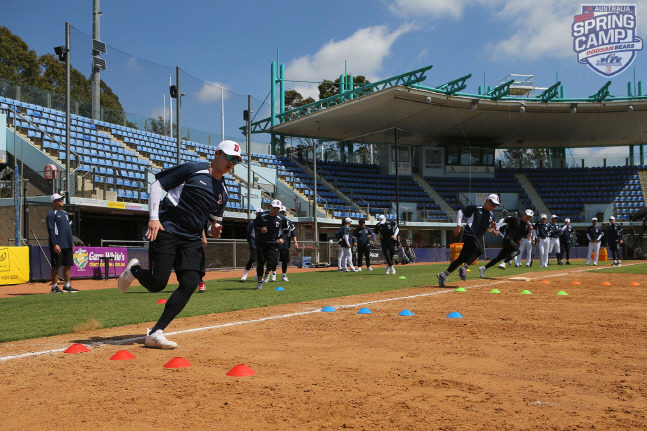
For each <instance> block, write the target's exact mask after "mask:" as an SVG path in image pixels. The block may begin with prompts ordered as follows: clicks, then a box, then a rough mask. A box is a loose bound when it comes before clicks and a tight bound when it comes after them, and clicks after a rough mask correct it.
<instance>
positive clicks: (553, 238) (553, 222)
mask: <svg viewBox="0 0 647 431" xmlns="http://www.w3.org/2000/svg"><path fill="white" fill-rule="evenodd" d="M561 234H562V230H561V228H560V227H559V225H558V224H557V216H556V215H555V214H553V216H552V217H551V219H550V224H549V225H548V236H549V238H550V242H549V243H548V256H549V259H550V254H551V253H552V252H553V249H555V257H557V265H563V263H562V254H561V252H560V248H559V237H560V235H561Z"/></svg>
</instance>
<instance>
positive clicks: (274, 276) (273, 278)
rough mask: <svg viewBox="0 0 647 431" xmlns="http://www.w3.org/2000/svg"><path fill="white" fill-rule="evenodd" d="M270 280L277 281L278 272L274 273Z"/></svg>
mask: <svg viewBox="0 0 647 431" xmlns="http://www.w3.org/2000/svg"><path fill="white" fill-rule="evenodd" d="M270 281H276V272H273V273H272V278H271V279H270Z"/></svg>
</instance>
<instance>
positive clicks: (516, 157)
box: [501, 148, 550, 168]
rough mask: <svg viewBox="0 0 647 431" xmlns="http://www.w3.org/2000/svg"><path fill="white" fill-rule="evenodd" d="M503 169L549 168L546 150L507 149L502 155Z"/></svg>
mask: <svg viewBox="0 0 647 431" xmlns="http://www.w3.org/2000/svg"><path fill="white" fill-rule="evenodd" d="M502 154H503V158H502V160H501V165H502V167H504V168H538V167H540V164H543V166H544V167H547V166H549V164H548V163H549V160H550V159H549V157H548V150H547V149H545V148H509V149H507V150H505V151H504V152H503V153H502Z"/></svg>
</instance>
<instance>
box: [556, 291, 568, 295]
mask: <svg viewBox="0 0 647 431" xmlns="http://www.w3.org/2000/svg"><path fill="white" fill-rule="evenodd" d="M557 294H558V295H561V296H568V293H566V292H564V291H563V290H560V291H559V292H557Z"/></svg>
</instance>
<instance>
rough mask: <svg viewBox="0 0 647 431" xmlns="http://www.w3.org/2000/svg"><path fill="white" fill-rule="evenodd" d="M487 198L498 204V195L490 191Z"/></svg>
mask: <svg viewBox="0 0 647 431" xmlns="http://www.w3.org/2000/svg"><path fill="white" fill-rule="evenodd" d="M487 198H488V199H489V200H491V201H492V203H493V204H494V205H499V197H498V196H497V195H495V194H494V193H492V194H491V195H490V196H488V197H487Z"/></svg>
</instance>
